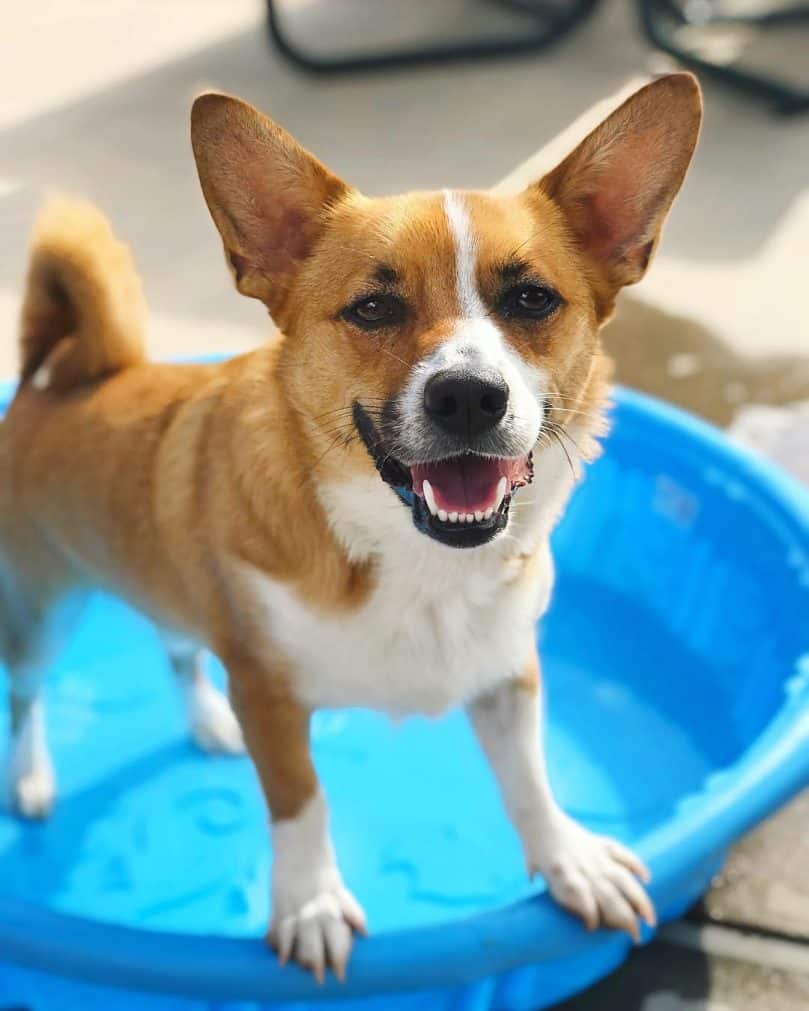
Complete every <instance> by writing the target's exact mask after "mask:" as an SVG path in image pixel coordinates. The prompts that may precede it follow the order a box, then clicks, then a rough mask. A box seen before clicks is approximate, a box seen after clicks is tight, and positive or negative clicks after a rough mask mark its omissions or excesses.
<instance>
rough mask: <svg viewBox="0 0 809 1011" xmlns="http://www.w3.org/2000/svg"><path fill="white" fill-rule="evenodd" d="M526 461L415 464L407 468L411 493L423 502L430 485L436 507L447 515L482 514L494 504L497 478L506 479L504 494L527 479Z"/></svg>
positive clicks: (479, 458)
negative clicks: (428, 483) (411, 479)
mask: <svg viewBox="0 0 809 1011" xmlns="http://www.w3.org/2000/svg"><path fill="white" fill-rule="evenodd" d="M528 466H529V465H528V459H527V457H521V458H519V459H516V460H511V459H487V458H484V457H482V456H468V457H463V458H461V459H458V458H455V459H452V460H440V461H438V462H436V463H417V464H416V465H415V466H413V467H411V468H410V473H411V476H412V478H413V490H414V491H415V493H416V494H417V495H420V496H421V497H422V498H424V482H425V480H426V481H429V482H430V484H431V486H432V489H433V494H434V495H435V501H436V505H437V506H438V508H439V509H444V510H446V512H448V513H449V512H464V513H472V512H485V511H486V510H487V509H489V508H490V507H491V506H493V505H494V503H495V502H496V500H497V486H498V484H499V483H500V478H501V477H505V478H506V482H507V485H506V491H507V492H508V491H510V490H511V488H512V486H513V485H515V484H524V483H525V481H526V480H527V479H528Z"/></svg>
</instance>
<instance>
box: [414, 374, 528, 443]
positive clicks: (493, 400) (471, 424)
mask: <svg viewBox="0 0 809 1011" xmlns="http://www.w3.org/2000/svg"><path fill="white" fill-rule="evenodd" d="M507 406H508V386H506V383H505V380H504V379H503V377H502V376H501V375H500V374H499V373H498V372H495V371H493V370H487V371H485V372H470V371H469V370H468V369H458V368H455V369H444V370H443V371H442V372H436V374H435V375H434V376H431V377H430V379H429V380H428V381H427V385H426V386H425V387H424V409H425V410H426V412H427V414H429V416H430V417H431V418H432V419H433V421H434V422H435V423H436V424H437V425H440V426H441V428H443V429H444V431H445V432H450V433H451V434H452V435H464V436H467V437H468V436H474V435H480V434H481V433H483V432H486V431H488V429H490V428H494V426H495V425H496V424H497V423H498V422H499V421H500V419H501V418H502V417H503V415H504V414H505V413H506V407H507Z"/></svg>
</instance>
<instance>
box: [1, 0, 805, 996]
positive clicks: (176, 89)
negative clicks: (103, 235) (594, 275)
mask: <svg viewBox="0 0 809 1011" xmlns="http://www.w3.org/2000/svg"><path fill="white" fill-rule="evenodd" d="M274 13H275V30H276V34H275V37H273V36H272V35H271V33H270V31H269V30H268V8H267V5H266V4H265V3H263V2H261V0H228V2H225V0H115V2H113V3H109V2H102V0H61V2H56V0H37V2H34V3H21V2H17V0H6V2H5V3H3V4H2V5H0V68H1V69H0V80H2V84H3V87H2V88H0V209H2V224H3V227H2V229H0V323H1V324H2V326H3V331H4V333H5V334H6V338H5V340H4V341H3V342H2V343H0V378H8V379H11V378H13V377H14V374H15V367H16V366H15V352H16V348H15V339H16V327H17V314H18V311H19V299H20V288H21V282H22V277H23V271H24V267H25V247H26V243H27V235H28V230H29V228H30V224H31V221H32V217H33V215H34V211H35V208H36V206H37V204H38V203H39V201H40V200H41V198H42V196H43V194H45V193H46V192H48V191H53V190H57V191H66V192H69V193H74V194H80V195H84V196H87V197H89V198H91V199H92V200H94V201H96V202H97V203H98V204H99V205H100V206H101V207H102V208H103V210H104V211H105V212H106V213H107V214H108V215H109V217H110V218H111V220H112V222H113V225H114V227H115V228H116V230H117V231H118V233H119V234H120V235H121V236H122V237H123V238H124V239H126V241H128V242H129V243H130V244H131V245H132V247H133V249H134V252H135V256H136V259H137V262H138V265H139V267H140V270H141V272H142V274H143V277H144V281H145V288H146V293H147V297H148V300H149V303H150V305H151V310H152V322H151V327H150V340H151V347H152V351H153V353H154V354H155V355H156V356H159V357H164V358H168V357H172V356H176V355H182V354H191V353H194V354H197V353H202V352H206V351H219V352H222V351H237V350H241V349H246V348H249V347H251V346H255V345H256V344H257V343H258V342H260V341H262V340H264V339H266V337H267V335H268V334H269V332H270V323H269V321H268V319H267V317H266V314H265V312H264V311H263V309H262V307H261V306H260V305H259V304H258V303H256V302H250V301H248V300H246V299H243V298H240V297H238V296H237V295H236V293H235V291H234V290H233V288H232V286H231V282H230V277H229V275H228V273H227V271H226V270H225V268H224V264H223V260H222V256H221V251H220V245H219V241H218V238H217V237H216V235H215V233H214V229H213V226H212V224H211V222H210V219H209V217H208V214H207V211H206V209H205V207H204V204H203V201H202V198H201V195H200V192H199V187H198V183H197V179H196V174H195V171H194V168H193V161H192V158H191V152H190V145H189V140H188V113H189V107H190V103H191V101H192V99H193V97H194V96H195V95H196V94H197V93H199V92H200V91H202V90H206V89H220V90H226V91H230V92H234V93H236V94H238V95H241V96H243V97H245V98H246V99H248V100H249V101H251V102H253V103H254V104H256V105H258V106H259V107H260V108H262V109H263V110H264V111H266V112H268V113H269V114H270V115H272V116H273V117H274V118H276V119H277V120H279V121H280V122H281V123H282V124H283V125H284V126H285V127H287V128H288V129H289V130H290V131H291V132H292V133H293V134H294V135H295V136H296V137H297V138H298V139H299V140H300V141H302V142H303V143H304V144H305V145H306V146H307V147H309V148H310V149H311V150H313V151H314V152H315V153H316V154H317V155H318V156H319V157H320V158H321V159H322V160H323V161H325V162H326V163H327V164H328V165H329V166H330V167H331V168H332V169H333V170H334V171H336V172H337V173H338V174H339V175H341V176H343V177H345V178H346V179H348V180H349V181H350V182H352V183H353V184H354V185H356V186H358V187H360V188H361V189H364V190H366V191H367V192H369V193H372V194H380V193H385V192H393V191H399V190H404V189H413V188H431V187H441V186H457V187H484V186H488V185H491V184H493V183H495V182H496V181H498V180H499V179H501V178H502V177H504V176H506V175H507V174H509V173H511V172H512V171H513V170H514V169H515V168H516V167H517V166H518V165H519V164H520V163H522V162H523V161H525V160H526V159H528V158H530V156H531V155H532V154H533V153H534V152H535V151H536V150H537V149H539V148H540V147H542V146H543V145H544V144H545V143H546V142H548V141H550V140H551V139H552V138H553V137H554V136H555V135H556V134H557V133H559V132H560V131H561V130H563V129H564V128H565V127H567V126H568V125H569V124H570V123H571V122H572V121H574V120H578V119H579V118H580V117H582V116H585V117H587V114H588V110H590V109H592V107H593V106H594V105H595V104H596V103H598V102H600V101H602V100H603V99H605V98H606V97H608V96H610V95H612V94H613V93H615V92H617V91H618V90H619V89H621V88H622V87H624V86H625V85H626V84H627V82H628V81H629V80H631V79H633V78H637V77H638V76H639V75H644V74H649V73H659V72H663V71H666V70H669V69H672V68H674V67H676V66H677V59H678V58H685V59H687V60H688V61H689V65H691V66H696V67H697V68H701V71H700V69H698V73H699V76H700V79H701V81H702V84H703V87H704V88H705V124H704V129H703V135H702V141H701V144H700V147H699V149H698V152H697V156H696V159H695V162H694V165H693V167H692V169H691V172H690V174H689V177H688V179H687V181H686V184H685V187H684V189H683V191H682V193H681V195H680V197H679V199H678V201H677V203H676V205H675V207H674V211H673V213H672V215H671V218H670V222H669V225H668V227H667V230H666V232H665V234H664V238H663V243H662V247H661V250H660V253H659V255H658V257H657V260H656V262H655V264H654V265H653V267H652V270H651V272H650V274H649V276H648V277H647V278H646V279H645V280H644V281H643V282H642V284H641V285H640V286H638V288H636V289H631V290H630V291H629V292H628V293H626V294H625V295H624V296H623V300H622V302H621V305H620V310H619V312H618V314H617V316H616V318H615V320H614V321H613V322H612V323H611V324H610V325H609V327H608V330H607V334H606V339H607V344H608V347H609V349H610V350H611V352H612V353H613V355H614V356H615V358H616V360H617V365H618V377H619V379H620V380H621V381H622V382H625V383H629V384H631V385H634V386H638V387H640V388H642V389H644V390H647V391H650V392H652V393H655V394H657V395H659V396H662V397H664V398H666V399H669V400H672V401H675V402H677V403H679V404H681V405H683V406H685V407H687V408H689V409H690V410H693V411H695V412H697V413H699V414H701V415H703V416H705V417H707V418H709V419H710V420H712V421H714V422H716V423H717V424H720V425H722V426H726V427H727V426H729V427H730V429H731V431H732V433H733V434H734V436H735V437H738V438H742V439H744V440H746V441H748V442H751V443H753V444H754V445H757V446H758V447H759V448H760V449H761V450H762V451H764V452H767V453H768V454H770V455H771V456H774V457H775V458H776V459H778V460H779V461H780V462H781V463H783V464H784V465H786V466H787V467H788V468H789V469H791V470H793V471H794V472H795V473H796V474H797V475H798V476H799V477H802V478H803V479H804V480H806V481H809V295H808V289H809V116H807V115H801V110H802V109H803V110H805V109H806V105H807V98H806V96H807V90H806V89H807V87H809V32H807V25H809V22H807V20H806V10H805V9H804V8H795V7H792V6H790V7H784V6H779V5H778V2H777V0H773V2H769V0H682V2H681V0H644V2H642V3H626V2H621V0H602V2H601V3H600V4H596V3H595V2H594V0H544V2H541V3H539V2H537V0H277V2H276V3H275V4H274ZM458 50H465V51H468V50H473V51H475V53H477V58H476V59H472V58H468V53H467V56H466V57H464V58H461V57H462V56H463V55H464V54H463V53H459V52H458ZM664 50H665V52H664ZM414 54H421V55H422V56H424V55H433V56H435V57H440V58H436V59H434V60H431V61H419V62H416V63H412V62H410V57H412V56H413V55H414ZM392 57H396V60H395V61H394V60H392V59H391V58H392ZM369 61H370V62H376V63H378V64H380V65H379V66H377V67H376V69H373V70H369V69H366V68H365V67H363V66H362V64H364V63H366V62H369ZM324 63H325V64H338V65H339V67H338V69H334V70H331V71H328V72H325V71H323V70H322V69H321V70H320V71H319V72H315V71H313V69H312V65H318V66H320V65H322V64H324ZM304 64H306V65H308V69H307V67H306V66H304ZM708 64H710V67H709V66H707V65H708ZM709 70H711V71H712V72H710V73H709V72H708V71H709ZM591 118H592V114H591ZM566 1007H567V1008H569V1009H574V1008H575V1009H583V1011H596V1009H598V1011H633V1009H635V1008H638V1009H642V1011H677V1009H686V1011H696V1009H701V1008H706V1009H711V1011H728V1009H734V1011H735V1009H743V1011H780V1009H785V1011H792V1009H795V1011H798V1009H805V1008H807V1007H809V794H804V795H803V796H802V797H799V798H798V800H797V801H795V802H794V803H793V804H792V805H791V806H790V807H789V808H788V809H787V810H786V811H785V812H784V813H782V814H781V815H779V816H778V817H777V818H776V819H774V820H773V821H772V822H770V823H769V824H768V825H766V826H764V827H762V828H761V829H759V830H758V831H757V832H756V833H754V834H753V835H752V836H751V837H750V838H749V839H748V840H746V841H745V842H744V843H743V844H742V845H741V846H740V847H739V848H738V849H737V851H736V853H735V854H734V856H733V858H732V859H731V861H730V863H729V865H728V867H727V869H726V871H725V872H724V873H723V875H722V877H721V879H720V880H719V881H718V882H717V883H716V886H715V888H714V890H713V891H712V893H711V894H709V895H708V896H707V897H706V899H705V901H704V903H703V904H702V906H701V907H700V908H699V909H697V910H694V911H693V912H692V914H691V915H690V917H689V919H688V920H687V921H685V922H683V923H681V924H675V925H673V927H670V928H667V930H666V931H664V932H663V936H662V938H661V940H659V941H657V942H656V943H655V944H653V945H652V946H650V947H649V948H648V949H644V950H643V951H641V952H639V953H637V954H636V956H635V957H634V958H633V959H632V960H631V961H630V962H629V964H628V965H627V966H626V967H624V968H623V969H622V970H621V971H619V973H617V974H616V976H614V977H613V978H611V979H610V980H608V981H606V982H605V983H603V984H600V985H599V986H598V987H596V988H595V990H593V991H591V992H590V993H589V994H586V995H584V996H582V997H580V998H577V999H576V1000H574V1001H572V1002H570V1003H569V1004H568V1005H566Z"/></svg>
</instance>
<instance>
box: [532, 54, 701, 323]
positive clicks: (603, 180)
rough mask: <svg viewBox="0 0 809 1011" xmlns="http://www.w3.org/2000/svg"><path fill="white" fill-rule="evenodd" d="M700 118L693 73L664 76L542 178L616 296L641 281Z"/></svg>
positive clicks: (609, 297) (608, 295) (682, 174)
mask: <svg viewBox="0 0 809 1011" xmlns="http://www.w3.org/2000/svg"><path fill="white" fill-rule="evenodd" d="M701 119H702V100H701V96H700V89H699V85H698V84H697V81H696V79H695V78H694V77H693V76H692V75H691V74H670V75H668V76H666V77H661V78H658V79H657V80H655V81H652V83H651V84H648V85H646V87H644V88H641V90H640V91H637V92H635V94H634V95H632V96H631V97H630V98H628V99H627V100H626V101H625V102H624V103H623V105H621V106H620V107H619V108H618V109H616V111H615V112H613V113H612V115H610V116H608V117H607V119H605V120H604V122H603V123H601V124H600V126H597V127H596V129H595V130H593V132H592V133H590V134H589V135H588V136H587V137H585V139H584V140H583V141H582V142H581V144H579V146H578V147H577V148H575V150H574V151H572V152H571V154H569V155H568V156H567V158H565V160H564V161H563V162H562V163H561V164H560V165H558V166H557V167H556V168H555V169H553V171H552V172H549V173H548V175H546V176H545V177H544V178H543V179H541V180H540V181H539V183H537V184H536V185H537V186H538V187H539V188H540V189H541V190H542V191H543V192H544V193H545V194H546V195H547V196H549V197H550V198H551V200H553V201H554V203H555V204H556V205H557V206H558V207H559V208H560V209H561V210H562V212H563V214H564V215H565V218H566V220H567V224H568V226H569V227H570V229H571V231H572V233H573V237H574V239H575V241H576V244H577V245H578V247H579V248H580V249H581V250H582V252H583V253H584V254H585V256H586V257H587V259H588V261H589V262H590V263H591V264H592V266H593V267H594V268H595V270H596V272H597V275H598V276H599V277H600V278H601V279H603V283H605V284H606V287H607V291H606V292H604V294H605V296H606V300H607V302H608V303H611V301H612V299H613V298H614V296H615V293H616V291H617V289H618V288H620V287H621V286H622V285H625V284H634V283H635V282H636V281H639V280H640V279H641V278H642V277H643V275H644V273H645V272H646V268H647V267H648V265H649V261H650V260H651V257H652V254H653V252H654V249H655V246H656V245H657V242H658V239H659V237H660V231H661V228H662V226H663V222H664V220H665V218H666V215H667V214H668V211H669V208H670V207H671V204H672V201H673V200H674V197H675V196H676V195H677V191H678V190H679V189H680V186H681V185H682V182H683V179H684V177H685V173H686V169H687V168H688V164H689V162H690V161H691V155H692V154H693V152H694V148H695V146H696V143H697V137H698V135H699V127H700V122H701Z"/></svg>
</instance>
